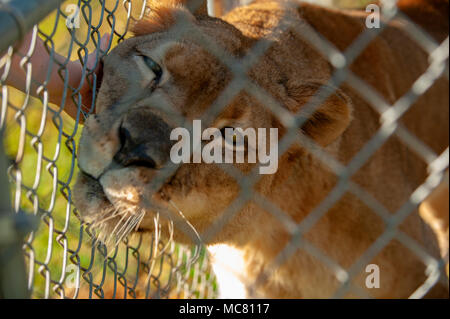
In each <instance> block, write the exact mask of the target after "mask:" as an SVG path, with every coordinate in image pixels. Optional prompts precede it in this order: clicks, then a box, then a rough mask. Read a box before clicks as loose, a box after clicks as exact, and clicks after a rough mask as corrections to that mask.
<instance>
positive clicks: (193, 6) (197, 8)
mask: <svg viewBox="0 0 450 319" xmlns="http://www.w3.org/2000/svg"><path fill="white" fill-rule="evenodd" d="M175 1H176V0H175ZM178 1H179V2H180V3H181V4H183V5H184V6H185V7H186V8H187V9H188V10H189V11H190V12H191V13H192V14H193V15H194V16H196V15H208V3H207V0H178Z"/></svg>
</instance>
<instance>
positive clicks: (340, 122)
mask: <svg viewBox="0 0 450 319" xmlns="http://www.w3.org/2000/svg"><path fill="white" fill-rule="evenodd" d="M319 89H320V91H321V92H323V93H324V94H325V95H327V96H328V97H327V98H326V99H325V101H324V102H322V103H321V104H320V106H318V107H317V106H316V109H315V111H314V112H313V114H312V115H310V116H308V114H304V116H305V117H307V120H306V122H305V123H304V124H303V125H302V126H301V128H300V130H301V131H302V133H303V134H305V135H306V136H308V137H310V138H311V139H313V140H314V141H315V142H316V143H318V144H319V145H321V146H327V145H328V144H330V143H331V142H333V141H334V140H336V139H337V138H338V137H339V136H340V135H341V134H342V133H343V132H344V131H345V130H346V129H347V127H348V126H349V124H350V122H351V119H352V110H353V107H352V104H351V100H350V98H349V97H348V96H347V95H346V94H345V93H344V92H342V91H341V90H340V89H337V88H333V87H329V86H323V85H322V84H319V83H308V84H307V85H300V86H295V87H290V88H289V90H288V92H289V95H290V97H292V98H293V100H291V103H288V104H289V105H288V109H289V110H290V111H292V112H294V113H297V114H299V115H300V116H302V113H306V112H307V110H302V109H303V107H304V105H305V104H306V103H308V102H312V103H313V105H316V104H314V103H315V102H314V99H316V100H317V99H319V100H321V99H320V96H319V95H318V93H319Z"/></svg>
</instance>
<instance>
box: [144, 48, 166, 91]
mask: <svg viewBox="0 0 450 319" xmlns="http://www.w3.org/2000/svg"><path fill="white" fill-rule="evenodd" d="M141 56H142V59H143V60H144V63H145V65H147V67H148V68H149V69H150V70H152V72H153V73H154V74H155V78H154V79H153V81H152V85H151V86H152V88H154V87H155V86H156V85H158V83H159V81H160V80H161V77H162V73H163V70H162V68H161V66H160V65H159V64H158V63H156V62H155V60H153V59H152V58H150V57H148V56H145V55H141Z"/></svg>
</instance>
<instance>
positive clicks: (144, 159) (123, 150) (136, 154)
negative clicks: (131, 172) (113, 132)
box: [114, 126, 157, 168]
mask: <svg viewBox="0 0 450 319" xmlns="http://www.w3.org/2000/svg"><path fill="white" fill-rule="evenodd" d="M119 139H120V144H121V145H120V149H119V151H118V152H117V153H116V155H115V156H114V160H115V161H116V163H118V164H120V165H122V166H125V167H127V166H131V165H134V166H143V167H148V168H156V167H157V164H156V162H155V160H154V159H153V158H152V156H151V155H150V154H149V152H148V151H149V148H148V147H147V145H146V144H138V143H136V142H135V141H134V140H133V138H132V137H131V134H130V131H129V130H128V129H126V128H124V127H122V126H121V127H120V128H119Z"/></svg>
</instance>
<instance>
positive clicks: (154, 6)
mask: <svg viewBox="0 0 450 319" xmlns="http://www.w3.org/2000/svg"><path fill="white" fill-rule="evenodd" d="M147 8H148V9H149V10H148V12H147V14H146V15H145V17H144V18H142V19H141V20H138V21H136V22H135V23H134V24H132V26H131V32H132V33H133V34H134V35H135V36H141V35H147V34H151V33H155V32H162V31H166V30H168V29H170V28H171V27H172V26H173V25H174V24H175V22H176V19H177V16H178V15H183V17H184V18H187V19H189V20H192V22H193V21H194V20H195V16H198V15H207V14H208V9H207V2H206V0H149V2H148V3H147ZM188 11H189V12H188Z"/></svg>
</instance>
